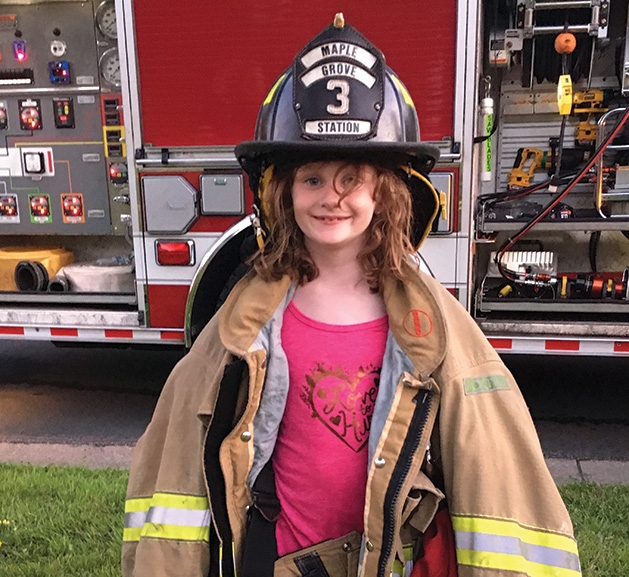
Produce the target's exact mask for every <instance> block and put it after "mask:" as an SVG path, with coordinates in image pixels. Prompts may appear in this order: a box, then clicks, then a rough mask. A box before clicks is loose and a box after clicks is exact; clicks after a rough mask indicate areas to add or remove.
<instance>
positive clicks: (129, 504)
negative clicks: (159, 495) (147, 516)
mask: <svg viewBox="0 0 629 577" xmlns="http://www.w3.org/2000/svg"><path fill="white" fill-rule="evenodd" d="M150 507H151V497H142V498H141V499H127V500H126V502H125V504H124V512H125V513H138V512H140V511H148V510H149V508H150Z"/></svg>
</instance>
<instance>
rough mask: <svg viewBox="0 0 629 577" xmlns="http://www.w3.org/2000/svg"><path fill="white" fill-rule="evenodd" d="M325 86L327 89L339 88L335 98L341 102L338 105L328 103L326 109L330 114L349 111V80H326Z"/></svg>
mask: <svg viewBox="0 0 629 577" xmlns="http://www.w3.org/2000/svg"><path fill="white" fill-rule="evenodd" d="M326 88H327V89H328V90H335V89H337V88H338V89H340V92H337V94H336V99H337V100H338V101H339V102H340V103H341V104H339V105H338V106H333V105H332V104H328V106H327V108H326V110H327V111H328V112H329V113H330V114H347V112H348V111H349V82H348V81H347V80H328V84H327V86H326Z"/></svg>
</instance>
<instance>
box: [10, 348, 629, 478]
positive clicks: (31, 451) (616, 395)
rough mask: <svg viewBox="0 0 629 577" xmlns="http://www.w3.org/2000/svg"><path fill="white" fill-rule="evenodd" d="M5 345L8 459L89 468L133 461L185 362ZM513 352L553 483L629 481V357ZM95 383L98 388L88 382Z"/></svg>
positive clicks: (163, 356) (162, 356) (160, 355)
mask: <svg viewBox="0 0 629 577" xmlns="http://www.w3.org/2000/svg"><path fill="white" fill-rule="evenodd" d="M23 349H24V350H23ZM49 349H50V350H49ZM0 352H2V353H3V355H0V358H3V359H4V361H6V362H3V363H2V364H0V383H1V384H0V414H1V418H0V462H13V463H32V464H37V465H48V464H61V465H80V466H85V467H89V468H108V467H112V468H119V469H127V468H129V466H130V463H131V457H132V452H133V446H134V445H135V443H136V441H137V439H138V438H139V436H140V435H141V434H142V432H143V431H144V429H145V427H146V425H147V424H148V422H149V420H150V418H151V415H152V413H153V409H154V407H155V403H156V401H157V397H158V394H159V390H160V385H161V383H163V382H164V380H165V378H166V376H167V374H168V372H169V371H170V370H171V368H172V366H173V365H174V363H175V362H176V360H177V354H176V353H172V354H169V353H165V352H163V351H159V352H143V353H142V354H140V353H139V352H138V351H109V350H98V351H95V352H91V351H88V350H82V349H78V350H77V349H71V350H68V351H66V350H63V349H55V348H53V347H51V346H50V345H48V347H47V348H46V347H45V346H43V345H42V346H40V347H39V349H37V353H38V354H37V355H35V358H39V357H42V358H44V359H49V362H47V363H43V362H40V363H39V364H36V363H34V362H31V361H32V359H33V358H34V357H33V350H32V347H31V348H29V349H28V350H26V348H25V347H21V346H18V344H16V343H8V344H6V343H5V345H4V348H2V346H1V344H0ZM59 359H61V360H63V361H64V362H59ZM509 360H510V368H511V369H512V370H513V372H514V374H516V375H517V377H518V381H519V382H521V383H526V384H527V386H526V387H525V388H524V389H523V392H524V393H525V397H526V398H527V402H528V403H529V406H530V408H531V413H532V415H533V418H534V421H535V426H536V429H537V433H538V435H539V439H540V443H541V446H542V450H543V452H544V456H545V458H546V462H547V464H548V468H549V470H550V472H551V474H552V476H553V478H554V479H555V481H556V482H557V483H567V482H574V481H587V482H593V483H599V484H609V483H620V484H628V485H629V387H627V386H626V380H625V379H624V378H618V376H623V375H626V374H629V358H628V359H622V360H620V361H616V362H615V363H612V361H610V360H608V359H601V360H597V359H583V360H580V359H569V360H564V359H557V360H554V363H553V364H552V365H549V366H548V367H547V366H545V365H544V366H541V368H540V362H539V361H536V362H534V361H535V359H533V360H531V359H529V358H523V359H518V358H517V357H514V358H512V359H509ZM542 361H544V362H546V361H545V360H544V359H542ZM596 363H598V364H596ZM69 366H72V367H73V370H72V371H69V370H68V367H69ZM579 381H581V383H579ZM88 382H94V386H95V388H93V389H91V390H88V389H87V388H86V387H85V383H88ZM24 383H31V384H24ZM156 383H157V385H156ZM592 383H594V386H593V384H592ZM598 383H600V385H599V384H598ZM61 385H64V386H61Z"/></svg>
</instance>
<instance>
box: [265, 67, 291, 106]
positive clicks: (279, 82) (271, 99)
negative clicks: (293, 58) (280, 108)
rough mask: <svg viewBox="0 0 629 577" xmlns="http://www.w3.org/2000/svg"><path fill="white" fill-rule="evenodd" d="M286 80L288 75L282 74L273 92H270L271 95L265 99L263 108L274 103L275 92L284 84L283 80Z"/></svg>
mask: <svg viewBox="0 0 629 577" xmlns="http://www.w3.org/2000/svg"><path fill="white" fill-rule="evenodd" d="M284 78H286V74H282V75H281V76H280V77H279V78H278V79H277V81H276V82H275V84H274V85H273V87H272V88H271V90H269V93H268V94H267V95H266V98H265V99H264V102H263V103H262V106H266V105H267V104H270V103H271V102H273V96H275V91H276V90H277V87H278V86H279V85H280V84H281V83H282V80H284Z"/></svg>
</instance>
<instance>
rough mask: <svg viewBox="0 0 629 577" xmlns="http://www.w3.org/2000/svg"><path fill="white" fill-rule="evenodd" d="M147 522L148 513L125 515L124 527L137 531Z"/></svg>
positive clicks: (139, 512)
mask: <svg viewBox="0 0 629 577" xmlns="http://www.w3.org/2000/svg"><path fill="white" fill-rule="evenodd" d="M145 521H146V511H138V512H136V513H125V516H124V526H125V527H126V528H128V529H137V528H139V527H142V526H143V525H144V522H145Z"/></svg>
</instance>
